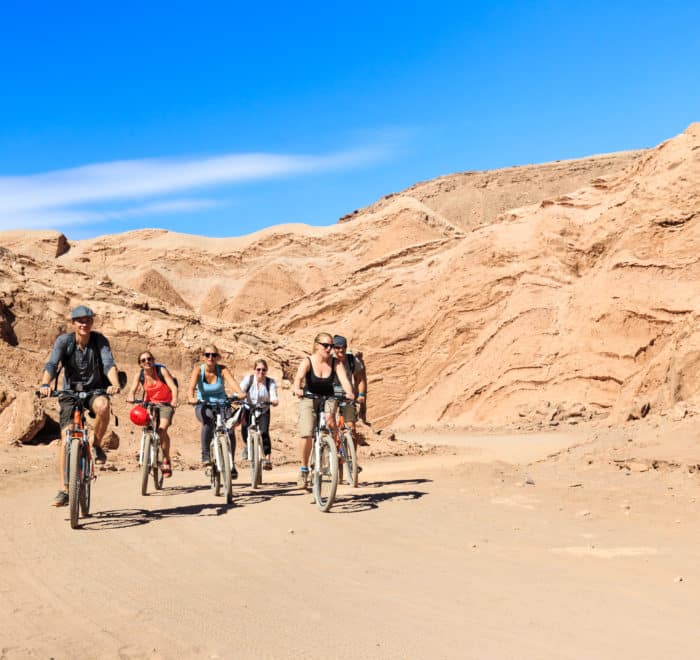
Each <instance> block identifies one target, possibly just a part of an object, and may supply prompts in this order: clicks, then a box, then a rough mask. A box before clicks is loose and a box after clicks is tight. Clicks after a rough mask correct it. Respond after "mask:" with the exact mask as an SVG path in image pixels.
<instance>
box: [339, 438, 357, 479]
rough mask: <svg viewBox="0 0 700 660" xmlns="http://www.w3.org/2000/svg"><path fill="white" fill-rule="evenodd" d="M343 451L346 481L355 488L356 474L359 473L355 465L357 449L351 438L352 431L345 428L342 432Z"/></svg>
mask: <svg viewBox="0 0 700 660" xmlns="http://www.w3.org/2000/svg"><path fill="white" fill-rule="evenodd" d="M342 442H343V453H344V455H345V472H346V475H345V476H346V478H347V480H348V483H349V484H350V485H351V486H352V487H353V488H357V476H358V474H359V471H360V468H359V467H358V465H357V449H356V448H355V441H354V440H353V438H352V433H350V431H348V430H346V431H345V432H344V433H343V440H342Z"/></svg>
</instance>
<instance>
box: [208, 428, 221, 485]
mask: <svg viewBox="0 0 700 660" xmlns="http://www.w3.org/2000/svg"><path fill="white" fill-rule="evenodd" d="M220 447H221V445H220V443H219V440H218V438H217V437H216V436H214V439H213V440H212V441H211V444H210V445H209V455H210V456H211V468H209V469H210V470H211V489H212V492H213V493H214V496H215V497H219V495H221V472H219V469H220V467H221V464H222V458H221V448H220Z"/></svg>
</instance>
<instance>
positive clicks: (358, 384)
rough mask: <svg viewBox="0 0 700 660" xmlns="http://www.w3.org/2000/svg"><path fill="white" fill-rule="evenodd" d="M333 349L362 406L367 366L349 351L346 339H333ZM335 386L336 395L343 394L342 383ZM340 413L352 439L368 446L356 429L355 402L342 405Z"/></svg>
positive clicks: (365, 393) (365, 389)
mask: <svg viewBox="0 0 700 660" xmlns="http://www.w3.org/2000/svg"><path fill="white" fill-rule="evenodd" d="M333 349H334V353H335V359H336V360H338V362H341V363H342V364H343V366H344V367H345V371H346V372H347V374H348V378H349V379H350V382H351V383H352V386H353V389H354V390H355V391H354V395H355V401H357V402H358V403H359V404H360V406H361V405H362V403H363V401H364V398H365V397H366V396H367V376H366V374H365V366H364V364H363V362H362V360H359V359H358V358H357V357H355V356H354V355H353V354H352V353H350V352H349V351H348V341H347V339H345V337H343V336H341V335H335V336H334V337H333ZM335 386H336V391H337V392H336V393H337V394H342V387H340V383H336V385H335ZM339 412H340V414H341V415H342V416H343V419H344V420H345V422H346V424H347V425H348V426H349V427H350V430H351V431H352V437H353V438H354V439H355V442H356V443H357V444H359V445H366V444H367V443H366V442H365V441H364V440H362V439H360V438H359V437H358V435H357V429H356V428H355V427H356V423H357V410H356V409H355V404H354V402H351V403H345V404H341V405H340V409H339Z"/></svg>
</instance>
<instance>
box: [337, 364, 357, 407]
mask: <svg viewBox="0 0 700 660" xmlns="http://www.w3.org/2000/svg"><path fill="white" fill-rule="evenodd" d="M335 373H336V375H337V376H338V380H339V381H340V386H341V387H342V388H343V391H344V392H345V398H346V399H349V400H350V401H352V400H353V399H354V398H355V393H354V392H353V390H352V383H350V379H349V378H348V372H347V371H346V369H345V367H344V366H343V365H342V364H341V363H340V362H338V363H336V365H335Z"/></svg>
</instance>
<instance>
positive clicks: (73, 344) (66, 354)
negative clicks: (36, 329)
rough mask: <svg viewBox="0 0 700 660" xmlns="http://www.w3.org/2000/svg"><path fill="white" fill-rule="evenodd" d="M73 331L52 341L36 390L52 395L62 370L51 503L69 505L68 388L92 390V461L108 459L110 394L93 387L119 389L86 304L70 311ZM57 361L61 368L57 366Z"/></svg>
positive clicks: (70, 398)
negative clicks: (105, 447) (55, 479)
mask: <svg viewBox="0 0 700 660" xmlns="http://www.w3.org/2000/svg"><path fill="white" fill-rule="evenodd" d="M70 320H71V325H72V327H73V332H68V333H65V334H62V335H59V336H58V337H57V338H56V341H55V342H54V345H53V349H52V350H51V355H50V356H49V359H48V362H47V363H46V365H45V366H44V371H43V373H42V378H41V385H40V386H39V392H40V393H41V395H42V396H49V395H50V394H51V386H50V383H51V381H52V380H56V381H57V382H56V386H55V387H56V389H59V388H58V374H59V372H60V371H61V368H62V369H63V386H62V387H61V390H63V391H62V392H61V393H60V394H59V396H58V402H59V404H60V408H61V444H60V448H59V452H60V456H61V459H60V467H59V470H60V471H59V479H60V483H61V488H60V490H59V491H58V494H57V495H56V497H55V499H54V501H53V504H54V506H65V505H66V504H68V491H67V490H66V488H67V484H66V483H65V472H66V452H65V436H66V430H67V429H68V428H69V427H70V424H71V413H72V410H73V404H74V403H75V397H74V396H72V395H71V394H70V393H69V392H68V391H67V390H70V391H73V392H91V393H92V394H91V395H90V396H89V397H88V398H87V406H88V409H89V410H90V411H91V412H92V413H93V414H94V416H95V428H94V430H93V456H94V458H95V463H104V462H105V461H106V460H107V457H106V455H105V452H104V450H103V449H102V439H103V438H104V436H105V433H106V432H107V427H108V426H109V414H110V406H109V397H107V396H105V395H104V394H103V393H100V392H99V391H96V390H103V391H104V390H106V391H107V394H116V393H117V392H119V374H118V373H117V367H116V365H115V363H114V357H112V350H111V348H110V346H109V341H108V340H107V337H105V336H104V335H103V334H100V333H99V332H95V331H94V330H93V329H92V326H93V323H94V320H95V313H94V312H93V311H92V310H91V309H90V308H89V307H86V306H85V305H78V307H75V308H74V309H73V310H72V311H71V313H70ZM59 363H60V365H61V367H59Z"/></svg>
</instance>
